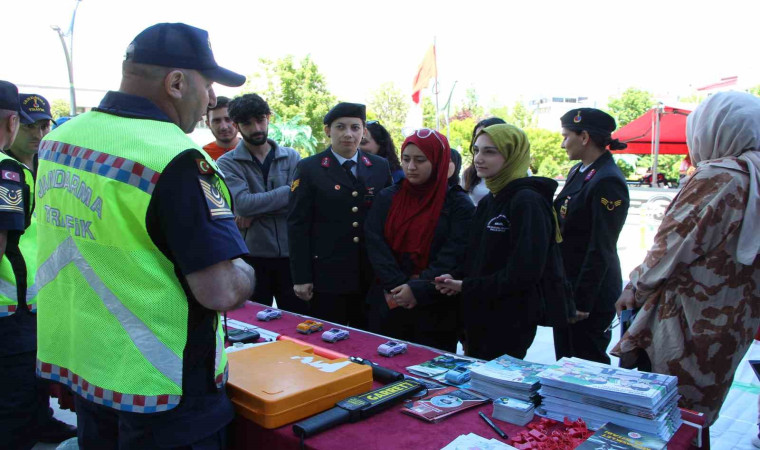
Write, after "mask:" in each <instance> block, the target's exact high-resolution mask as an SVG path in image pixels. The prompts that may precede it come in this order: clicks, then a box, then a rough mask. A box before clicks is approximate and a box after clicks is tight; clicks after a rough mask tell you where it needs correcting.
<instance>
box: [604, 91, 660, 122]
mask: <svg viewBox="0 0 760 450" xmlns="http://www.w3.org/2000/svg"><path fill="white" fill-rule="evenodd" d="M653 105H654V98H653V97H652V94H650V93H649V92H647V91H642V90H640V89H636V88H633V87H631V88H628V89H626V90H625V91H624V92H623V93H622V94H621V95H620V97H617V98H611V99H610V101H609V103H608V104H607V106H608V107H609V110H610V114H611V115H612V117H614V118H615V120H616V121H617V126H618V127H622V126H624V125H626V124H628V123H629V122H631V121H632V120H633V119H636V118H637V117H639V116H640V115H642V114H644V113H645V112H647V111H649V109H650V108H652V106H653Z"/></svg>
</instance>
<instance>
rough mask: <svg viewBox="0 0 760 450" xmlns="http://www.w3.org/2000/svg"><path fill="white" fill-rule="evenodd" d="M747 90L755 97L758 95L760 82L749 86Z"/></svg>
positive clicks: (759, 94)
mask: <svg viewBox="0 0 760 450" xmlns="http://www.w3.org/2000/svg"><path fill="white" fill-rule="evenodd" d="M747 92H749V93H750V94H752V95H754V96H755V97H760V84H758V85H757V86H752V87H751V88H749V89H747Z"/></svg>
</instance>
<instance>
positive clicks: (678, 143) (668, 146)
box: [612, 106, 691, 155]
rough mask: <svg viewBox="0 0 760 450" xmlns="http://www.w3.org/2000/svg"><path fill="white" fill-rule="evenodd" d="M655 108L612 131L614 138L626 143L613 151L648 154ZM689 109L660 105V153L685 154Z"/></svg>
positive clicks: (686, 150)
mask: <svg viewBox="0 0 760 450" xmlns="http://www.w3.org/2000/svg"><path fill="white" fill-rule="evenodd" d="M656 113H657V108H652V109H650V110H649V111H647V112H646V113H645V114H644V115H642V116H640V117H638V118H637V119H635V120H634V121H632V122H630V123H629V124H628V125H626V126H624V127H622V128H620V129H619V130H617V131H616V132H614V133H612V137H613V138H614V139H618V140H620V141H621V142H625V143H627V144H628V148H627V149H625V150H618V151H616V152H613V153H634V154H638V155H648V154H650V153H652V139H653V136H654V132H653V130H654V118H655V114H656ZM689 113H691V111H689V110H686V109H678V108H672V107H670V106H664V107H662V116H660V151H659V154H661V155H687V154H689V149H688V148H687V147H686V116H688V115H689Z"/></svg>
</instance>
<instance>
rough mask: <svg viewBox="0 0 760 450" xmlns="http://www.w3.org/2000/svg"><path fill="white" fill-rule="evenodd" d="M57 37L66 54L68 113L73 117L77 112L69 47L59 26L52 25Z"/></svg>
mask: <svg viewBox="0 0 760 450" xmlns="http://www.w3.org/2000/svg"><path fill="white" fill-rule="evenodd" d="M52 28H53V29H54V30H55V31H56V33H58V37H59V38H61V46H62V47H63V54H64V55H65V56H66V67H67V68H68V71H69V99H70V101H69V114H70V115H71V116H72V117H73V116H74V115H76V112H77V97H76V92H75V91H74V68H73V67H72V65H71V57H70V56H69V49H68V47H66V41H65V40H64V39H63V33H61V28H60V27H52Z"/></svg>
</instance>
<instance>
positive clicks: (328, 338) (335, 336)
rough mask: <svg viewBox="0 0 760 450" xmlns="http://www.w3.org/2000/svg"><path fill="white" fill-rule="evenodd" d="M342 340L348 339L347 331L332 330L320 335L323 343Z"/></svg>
mask: <svg viewBox="0 0 760 450" xmlns="http://www.w3.org/2000/svg"><path fill="white" fill-rule="evenodd" d="M343 339H348V330H341V329H340V328H332V329H330V330H327V331H325V332H324V333H322V340H323V341H325V342H337V341H342V340H343Z"/></svg>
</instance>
